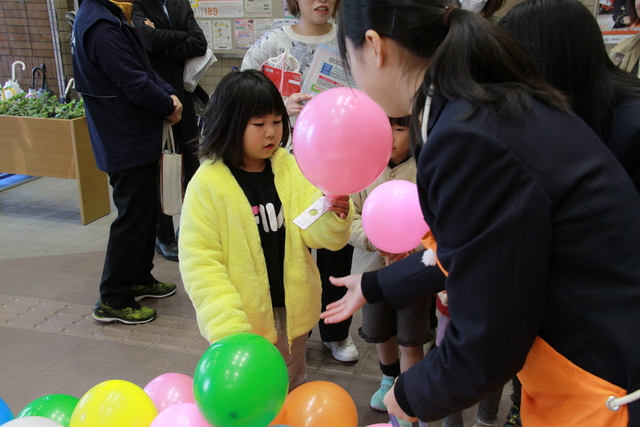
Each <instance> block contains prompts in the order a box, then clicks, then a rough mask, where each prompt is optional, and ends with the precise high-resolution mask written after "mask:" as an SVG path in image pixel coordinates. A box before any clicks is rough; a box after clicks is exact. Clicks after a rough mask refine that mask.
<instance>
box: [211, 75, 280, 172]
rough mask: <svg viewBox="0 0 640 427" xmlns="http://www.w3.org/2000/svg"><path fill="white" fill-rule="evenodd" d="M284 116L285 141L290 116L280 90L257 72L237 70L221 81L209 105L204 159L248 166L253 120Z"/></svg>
mask: <svg viewBox="0 0 640 427" xmlns="http://www.w3.org/2000/svg"><path fill="white" fill-rule="evenodd" d="M266 114H275V115H277V116H282V141H280V145H281V146H284V145H285V144H286V142H287V140H288V139H289V116H288V115H287V109H286V107H285V106H284V102H283V101H282V95H280V92H278V88H277V87H276V86H275V85H274V84H273V83H272V82H271V80H269V79H268V78H267V77H266V76H265V75H264V74H262V73H260V72H259V71H256V70H246V71H233V72H231V73H229V74H227V75H226V76H224V77H223V78H222V80H220V83H218V86H217V87H216V89H215V91H214V92H213V94H211V97H210V98H209V102H208V103H207V109H206V111H205V113H204V126H203V129H202V140H201V142H200V157H206V158H209V159H212V160H219V159H222V160H224V162H225V163H227V164H230V165H233V166H244V150H243V145H242V140H243V137H244V132H245V130H246V128H247V124H248V123H249V120H250V119H251V118H252V117H259V116H264V115H266Z"/></svg>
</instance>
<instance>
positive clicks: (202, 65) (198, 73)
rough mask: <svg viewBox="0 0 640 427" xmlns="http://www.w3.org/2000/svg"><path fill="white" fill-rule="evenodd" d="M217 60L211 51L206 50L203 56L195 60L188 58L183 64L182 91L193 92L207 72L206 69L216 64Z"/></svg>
mask: <svg viewBox="0 0 640 427" xmlns="http://www.w3.org/2000/svg"><path fill="white" fill-rule="evenodd" d="M217 60H218V58H216V56H215V55H214V54H213V51H212V50H211V49H209V48H207V52H206V53H205V54H204V55H203V56H197V57H195V58H189V59H187V60H186V61H185V62H184V74H183V80H184V89H185V90H186V91H188V92H193V91H194V90H195V89H196V86H198V83H199V82H200V79H202V76H204V73H206V72H207V69H209V67H210V66H211V64H213V63H214V62H216V61H217Z"/></svg>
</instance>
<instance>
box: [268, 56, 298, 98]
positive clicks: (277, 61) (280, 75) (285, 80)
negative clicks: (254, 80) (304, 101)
mask: <svg viewBox="0 0 640 427" xmlns="http://www.w3.org/2000/svg"><path fill="white" fill-rule="evenodd" d="M291 60H293V61H294V64H296V65H297V67H296V65H293V68H294V70H291V68H292V66H291V65H290V64H291ZM296 69H297V70H299V69H300V65H299V63H298V61H297V60H296V59H295V58H294V57H293V56H291V55H288V54H287V53H286V52H285V53H283V54H281V55H279V56H278V57H276V58H270V59H268V60H267V61H266V62H265V63H264V64H262V67H261V71H262V73H263V74H264V75H265V76H267V77H268V78H269V80H271V81H272V82H273V83H274V84H275V85H276V87H277V88H278V90H279V91H280V94H281V95H282V96H283V97H285V98H288V97H290V96H291V95H293V94H294V93H298V92H300V89H301V87H302V83H301V81H300V77H301V75H300V73H299V72H297V71H295V70H296Z"/></svg>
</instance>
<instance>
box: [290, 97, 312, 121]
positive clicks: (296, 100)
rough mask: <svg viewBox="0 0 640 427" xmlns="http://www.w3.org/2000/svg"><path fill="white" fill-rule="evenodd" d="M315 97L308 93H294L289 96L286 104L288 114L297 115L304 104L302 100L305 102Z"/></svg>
mask: <svg viewBox="0 0 640 427" xmlns="http://www.w3.org/2000/svg"><path fill="white" fill-rule="evenodd" d="M311 98H313V96H312V95H309V94H307V93H294V94H293V95H291V96H290V97H289V98H287V103H286V104H285V106H286V107H287V114H289V116H295V115H296V114H300V111H302V108H303V107H304V105H302V104H301V102H305V101H308V100H310V99H311Z"/></svg>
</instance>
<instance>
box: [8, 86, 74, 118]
mask: <svg viewBox="0 0 640 427" xmlns="http://www.w3.org/2000/svg"><path fill="white" fill-rule="evenodd" d="M0 115H4V116H23V117H43V118H49V119H76V118H78V117H84V115H85V113H84V100H82V99H81V100H73V101H71V102H70V103H68V104H61V103H60V102H58V99H57V98H56V97H55V96H54V95H48V94H47V95H44V96H42V97H40V98H27V96H26V92H22V93H20V94H18V95H15V96H13V97H11V98H10V99H8V100H6V101H0Z"/></svg>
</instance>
